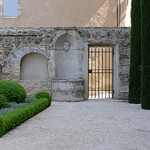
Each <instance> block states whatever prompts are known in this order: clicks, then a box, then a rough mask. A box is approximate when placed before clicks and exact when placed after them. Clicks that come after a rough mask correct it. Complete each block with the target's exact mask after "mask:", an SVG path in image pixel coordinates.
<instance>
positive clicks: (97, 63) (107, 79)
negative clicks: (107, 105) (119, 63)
mask: <svg viewBox="0 0 150 150" xmlns="http://www.w3.org/2000/svg"><path fill="white" fill-rule="evenodd" d="M113 55H114V52H113V48H112V47H110V46H90V47H89V51H88V67H89V68H88V78H89V79H88V80H89V88H88V89H89V99H97V98H113V72H114V71H113Z"/></svg>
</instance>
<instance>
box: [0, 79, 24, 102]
mask: <svg viewBox="0 0 150 150" xmlns="http://www.w3.org/2000/svg"><path fill="white" fill-rule="evenodd" d="M0 94H2V95H4V96H5V97H6V98H7V100H8V102H13V101H14V102H17V103H23V102H25V98H26V91H25V89H24V87H23V86H21V85H20V84H18V83H16V82H12V81H7V80H0Z"/></svg>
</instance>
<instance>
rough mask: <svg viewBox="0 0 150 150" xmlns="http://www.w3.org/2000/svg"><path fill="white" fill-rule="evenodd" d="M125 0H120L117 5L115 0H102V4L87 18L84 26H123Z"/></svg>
mask: <svg viewBox="0 0 150 150" xmlns="http://www.w3.org/2000/svg"><path fill="white" fill-rule="evenodd" d="M126 3H127V1H126V0H122V1H120V5H119V6H117V5H118V3H117V1H115V2H114V1H112V0H104V2H103V5H102V6H101V7H100V8H99V9H98V10H97V12H96V13H94V15H93V16H91V17H90V16H89V17H90V18H87V23H86V25H85V24H84V26H86V27H101V26H103V27H109V26H112V27H113V26H114V27H116V26H117V22H118V23H119V24H120V25H119V26H124V24H125V16H126ZM91 15H92V14H91Z"/></svg>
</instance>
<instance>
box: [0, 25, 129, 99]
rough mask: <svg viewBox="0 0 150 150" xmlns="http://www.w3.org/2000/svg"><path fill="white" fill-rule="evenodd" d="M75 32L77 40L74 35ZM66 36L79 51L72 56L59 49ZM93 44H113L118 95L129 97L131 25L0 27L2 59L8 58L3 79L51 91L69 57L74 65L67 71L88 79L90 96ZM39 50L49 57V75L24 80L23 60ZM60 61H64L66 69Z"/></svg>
mask: <svg viewBox="0 0 150 150" xmlns="http://www.w3.org/2000/svg"><path fill="white" fill-rule="evenodd" d="M63 36H64V37H65V38H64V37H63ZM69 36H70V37H69ZM71 36H72V37H74V38H75V40H74V39H73V38H72V39H71ZM61 37H63V38H62V39H61ZM59 38H60V39H59ZM63 39H65V40H66V39H67V40H70V39H71V40H70V41H69V42H70V43H71V42H73V43H75V45H74V47H70V49H71V50H72V52H73V51H74V50H75V49H76V52H75V53H72V54H70V56H69V57H68V58H71V57H72V56H74V57H72V58H71V59H68V58H65V57H66V56H65V52H64V54H60V53H59V50H61V48H59V42H62V43H63V42H65V41H63ZM62 43H61V44H62ZM71 45H72V44H71ZM93 45H97V46H111V47H112V48H113V50H114V61H113V62H114V75H113V88H114V98H116V99H128V84H129V81H128V80H129V63H130V28H76V27H68V28H67V27H58V28H0V62H2V60H7V61H8V63H7V65H6V67H5V68H3V79H6V80H12V81H16V82H19V83H21V84H22V85H23V86H24V87H25V88H26V90H27V92H28V95H34V94H35V93H36V92H37V91H48V92H50V93H51V94H52V81H53V80H55V79H56V78H57V77H58V79H59V75H58V74H59V71H60V72H61V73H63V66H65V63H64V62H65V60H67V59H68V60H67V61H68V63H69V61H70V62H71V63H72V67H70V70H67V71H69V72H70V73H72V71H71V69H73V70H75V74H72V75H71V76H72V77H73V78H75V77H77V78H78V79H83V80H84V85H83V86H84V92H83V97H84V99H88V46H93ZM58 49H59V50H58ZM70 52H71V51H70ZM37 53H38V54H41V55H42V56H43V57H44V58H45V59H46V60H47V79H43V80H22V78H21V62H22V60H23V58H24V56H27V54H37ZM67 54H69V53H67ZM60 55H64V57H63V59H64V60H61V57H60ZM59 57H60V59H59ZM55 59H56V60H55ZM57 60H58V61H57ZM61 61H62V63H61ZM58 62H59V63H60V64H61V65H62V67H61V68H62V70H60V68H59V67H60V65H59V64H58ZM55 66H56V67H55ZM37 67H38V66H37ZM57 68H58V70H59V71H58V70H57ZM41 72H42V70H41ZM64 72H65V70H64ZM56 74H57V75H56ZM65 77H66V78H69V77H70V76H69V77H67V76H65Z"/></svg>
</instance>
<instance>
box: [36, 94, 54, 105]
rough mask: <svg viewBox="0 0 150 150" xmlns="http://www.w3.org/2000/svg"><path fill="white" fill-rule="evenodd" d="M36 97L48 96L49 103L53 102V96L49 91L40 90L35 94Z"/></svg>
mask: <svg viewBox="0 0 150 150" xmlns="http://www.w3.org/2000/svg"><path fill="white" fill-rule="evenodd" d="M35 97H36V98H38V99H39V98H47V99H48V100H49V103H50V104H51V102H52V97H51V95H50V94H49V93H48V92H38V93H36V95H35Z"/></svg>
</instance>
